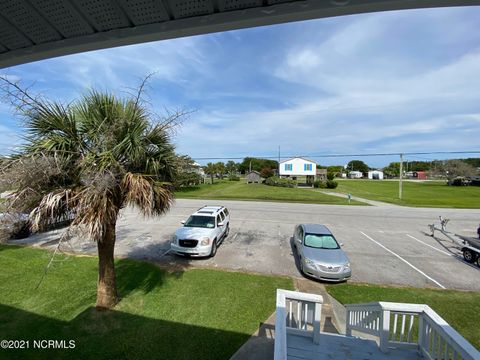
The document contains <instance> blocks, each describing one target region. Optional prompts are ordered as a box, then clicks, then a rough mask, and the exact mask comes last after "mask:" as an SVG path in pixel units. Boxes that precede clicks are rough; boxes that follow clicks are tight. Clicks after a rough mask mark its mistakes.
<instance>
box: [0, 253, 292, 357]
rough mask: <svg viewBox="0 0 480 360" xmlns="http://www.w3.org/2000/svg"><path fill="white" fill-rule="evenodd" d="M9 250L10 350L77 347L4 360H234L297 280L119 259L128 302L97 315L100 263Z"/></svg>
mask: <svg viewBox="0 0 480 360" xmlns="http://www.w3.org/2000/svg"><path fill="white" fill-rule="evenodd" d="M50 256H51V253H49V252H46V251H43V250H37V249H31V248H22V247H13V246H0V340H1V339H11V340H30V341H31V343H30V347H32V346H33V345H32V341H33V340H42V339H55V340H67V341H68V340H74V341H75V348H74V349H69V350H38V349H32V348H30V349H29V350H2V349H0V358H1V359H7V358H12V359H13V358H15V359H19V358H28V359H39V358H40V359H51V358H60V359H67V358H72V357H74V358H81V359H150V358H156V359H168V360H175V359H221V360H225V359H228V358H229V357H230V356H231V355H232V354H233V353H234V352H235V351H236V350H237V349H238V348H239V347H240V346H241V345H242V344H243V343H244V342H245V341H246V340H247V339H248V338H249V336H250V335H251V334H252V333H253V332H254V331H255V330H256V329H257V327H258V325H259V323H260V322H261V321H264V320H265V319H266V318H267V317H268V316H269V315H270V314H271V313H272V312H273V311H274V310H275V299H276V289H277V288H285V289H292V286H293V284H292V281H291V279H288V278H282V277H270V276H258V275H248V274H243V273H233V272H224V271H216V270H205V269H187V270H184V271H177V272H167V271H165V270H161V269H159V268H158V267H156V266H154V265H153V264H150V263H146V262H140V261H133V260H124V259H117V261H116V266H117V282H118V284H117V285H118V289H119V293H120V296H121V297H122V300H121V302H120V303H119V304H118V305H117V307H116V308H115V309H114V310H112V311H103V312H98V311H97V310H96V309H95V308H94V304H95V296H96V280H97V258H95V257H75V256H61V257H60V258H58V259H59V260H61V261H56V262H55V263H54V266H53V268H51V270H50V271H49V273H48V274H47V276H46V277H45V279H44V280H43V282H42V283H41V285H40V287H39V288H38V289H36V286H37V284H38V282H39V280H40V278H41V276H42V274H43V271H44V267H45V265H46V264H47V262H48V260H49V258H50Z"/></svg>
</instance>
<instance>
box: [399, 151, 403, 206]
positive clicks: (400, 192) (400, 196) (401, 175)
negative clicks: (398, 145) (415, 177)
mask: <svg viewBox="0 0 480 360" xmlns="http://www.w3.org/2000/svg"><path fill="white" fill-rule="evenodd" d="M402 180H403V154H400V181H399V182H398V198H399V199H400V200H402V192H403V191H402V190H403V181H402Z"/></svg>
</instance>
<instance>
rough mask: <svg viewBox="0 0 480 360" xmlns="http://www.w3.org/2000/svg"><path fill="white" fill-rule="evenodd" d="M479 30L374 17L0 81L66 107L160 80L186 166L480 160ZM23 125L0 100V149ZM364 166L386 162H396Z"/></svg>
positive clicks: (88, 61)
mask: <svg viewBox="0 0 480 360" xmlns="http://www.w3.org/2000/svg"><path fill="white" fill-rule="evenodd" d="M478 24H480V7H468V8H442V9H425V10H408V11H395V12H382V13H374V14H363V15H354V16H344V17H338V18H330V19H319V20H313V21H304V22H297V23H290V24H282V25H275V26H268V27H261V28H255V29H246V30H239V31H231V32H225V33H218V34H209V35H203V36H195V37H189V38H182V39H174V40H168V41H161V42H154V43H148V44H140V45H133V46H127V47H121V48H116V49H107V50H101V51H94V52H89V53H83V54H76V55H70V56H65V57H60V58H55V59H50V60H44V61H40V62H36V63H31V64H25V65H20V66H16V67H11V68H8V69H3V70H1V71H0V73H2V74H3V75H9V76H11V77H12V78H14V79H20V80H22V81H23V83H24V84H26V85H29V84H32V83H34V86H33V90H34V91H36V92H39V93H42V94H45V95H47V96H48V97H50V98H52V99H60V100H62V101H71V100H72V99H74V98H75V97H77V96H78V95H79V94H81V93H82V92H85V91H86V90H87V89H89V88H91V87H97V88H101V89H105V90H108V91H112V92H115V93H117V94H119V95H122V94H125V92H128V91H129V88H131V87H134V86H136V85H137V84H138V83H139V80H140V79H141V78H142V77H144V76H145V75H147V74H149V73H151V72H155V76H154V78H153V79H152V81H151V82H150V84H149V91H148V100H149V102H150V103H151V104H152V107H153V108H154V110H155V111H156V112H158V113H162V112H164V109H170V110H176V109H187V110H193V112H192V113H191V114H190V115H189V116H188V118H186V119H185V120H184V122H183V125H182V127H181V128H180V129H179V131H178V132H177V135H176V136H175V144H176V146H177V151H178V152H179V153H181V154H188V155H190V156H192V157H193V158H205V157H212V158H213V157H219V158H226V157H243V156H277V155H278V146H279V145H280V146H281V153H282V155H284V156H286V155H310V156H313V155H327V154H352V153H355V154H357V153H378V152H380V153H385V152H386V153H392V152H394V153H397V152H426V151H464V150H468V151H473V150H480V137H479V135H480V131H479V130H480V31H478ZM19 125H20V123H19V121H18V119H17V118H15V116H13V115H12V109H10V108H9V106H8V105H6V104H0V153H2V154H6V153H8V152H9V151H11V149H13V148H14V147H15V146H17V145H18V144H19V142H20V139H19V136H18V135H19V134H20V133H21V129H20V126H19ZM468 156H471V157H474V156H478V155H465V157H468ZM446 157H447V156H443V155H437V156H435V155H431V156H430V155H428V156H424V155H422V156H415V157H410V160H427V159H434V158H446ZM456 157H458V155H457V156H456ZM313 159H314V160H317V161H318V162H319V163H322V164H344V163H346V162H348V161H349V160H351V158H313ZM363 160H364V161H365V162H367V163H368V164H369V165H370V166H382V165H386V164H388V162H390V161H397V158H396V157H376V158H374V157H371V158H363ZM202 163H205V161H202Z"/></svg>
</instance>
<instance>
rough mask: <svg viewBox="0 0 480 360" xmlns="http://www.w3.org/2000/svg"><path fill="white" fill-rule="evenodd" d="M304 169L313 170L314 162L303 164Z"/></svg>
mask: <svg viewBox="0 0 480 360" xmlns="http://www.w3.org/2000/svg"><path fill="white" fill-rule="evenodd" d="M303 170H304V171H312V164H303Z"/></svg>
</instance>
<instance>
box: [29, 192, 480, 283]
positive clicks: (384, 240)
mask: <svg viewBox="0 0 480 360" xmlns="http://www.w3.org/2000/svg"><path fill="white" fill-rule="evenodd" d="M207 204H208V205H224V206H226V207H227V208H228V209H229V211H230V235H229V236H228V237H227V238H226V239H225V240H224V242H223V243H222V245H221V246H220V247H219V249H218V252H217V255H216V256H215V257H214V258H208V259H189V258H183V257H180V256H176V255H174V254H172V253H170V251H169V248H170V246H169V244H170V240H171V237H172V235H173V233H174V232H175V229H177V228H178V227H179V226H181V224H180V221H181V220H185V219H187V218H188V216H189V215H190V214H191V213H192V212H194V211H195V210H196V209H198V208H199V207H201V206H203V205H207ZM440 215H441V216H443V217H444V218H449V219H450V222H449V224H448V227H447V229H448V230H449V231H451V232H454V233H459V234H462V235H465V236H476V228H477V227H478V224H479V222H480V210H478V209H474V210H471V209H439V208H410V207H401V206H388V205H386V206H381V205H380V206H339V205H314V204H297V203H278V202H253V201H220V200H214V201H208V200H185V199H179V200H177V201H176V203H175V205H174V207H173V208H172V209H171V211H170V212H169V213H168V214H167V215H165V216H162V217H159V218H143V216H142V215H141V214H139V213H138V211H136V210H135V209H132V208H129V209H125V210H124V211H123V212H122V215H121V217H120V219H119V220H118V223H117V244H116V248H115V252H116V255H117V256H124V257H132V258H137V259H146V260H150V261H154V262H157V263H160V264H164V265H172V266H182V267H189V266H194V267H213V268H222V269H232V270H240V271H248V272H257V273H264V274H276V275H287V276H294V277H300V276H301V275H300V273H299V271H298V268H297V265H296V261H295V257H294V255H293V253H292V247H291V236H292V233H293V228H294V226H295V225H296V224H299V223H320V224H324V225H326V226H328V227H329V228H330V230H331V231H332V232H333V233H334V235H335V236H336V238H337V240H338V241H339V242H341V243H343V244H344V245H343V249H344V251H345V252H346V253H347V255H348V256H349V258H350V260H351V264H352V272H353V274H352V279H351V280H350V281H351V282H361V283H374V284H385V285H401V286H414V287H431V288H439V289H441V288H446V289H462V290H477V291H480V281H479V279H480V268H479V267H477V266H475V265H471V264H468V263H466V262H464V261H463V259H462V256H461V254H460V252H459V251H458V249H456V247H455V244H453V243H452V242H451V241H450V240H449V239H447V238H446V237H444V236H443V235H441V234H439V233H436V236H435V238H433V237H431V236H429V229H428V224H432V223H436V224H439V221H438V217H439V216H440ZM58 237H59V232H58V231H56V232H51V233H48V234H39V235H35V236H33V237H30V238H29V239H26V241H23V242H26V243H30V244H32V245H36V246H47V247H54V246H55V244H56V242H57V241H58ZM63 247H64V248H65V250H67V251H72V252H76V253H91V254H94V253H95V252H96V246H95V243H93V242H91V241H90V240H88V239H85V238H84V237H77V238H73V239H71V240H70V241H69V242H66V243H64V244H63Z"/></svg>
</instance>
